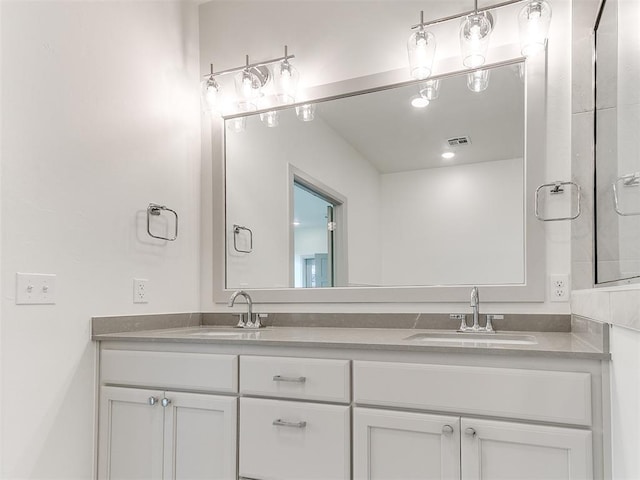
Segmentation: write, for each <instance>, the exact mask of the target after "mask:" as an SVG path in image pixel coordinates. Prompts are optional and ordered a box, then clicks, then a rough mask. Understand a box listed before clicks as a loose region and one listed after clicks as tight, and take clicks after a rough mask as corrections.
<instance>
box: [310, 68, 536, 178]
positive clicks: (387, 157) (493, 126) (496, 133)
mask: <svg viewBox="0 0 640 480" xmlns="http://www.w3.org/2000/svg"><path fill="white" fill-rule="evenodd" d="M466 82H467V75H466V74H461V75H456V76H452V77H448V78H444V79H442V82H441V85H440V95H439V98H438V99H436V100H433V101H432V102H431V103H430V104H429V105H428V106H427V107H426V108H422V109H419V108H415V107H413V106H411V103H410V99H411V97H412V96H414V95H416V94H418V92H419V87H418V85H410V86H405V87H400V88H393V89H389V90H383V91H378V92H373V93H368V94H363V95H356V96H352V97H347V98H342V99H338V100H331V101H328V102H323V103H318V104H317V106H316V108H317V111H316V113H317V115H319V116H320V117H321V118H322V119H323V120H324V121H325V122H326V123H327V124H328V125H329V126H331V128H333V129H334V130H335V131H336V132H337V133H338V134H339V135H340V136H341V137H343V138H344V139H345V141H347V142H348V143H349V144H350V145H351V146H353V147H354V148H355V149H356V150H357V151H358V152H359V153H360V154H361V155H362V156H363V157H365V158H366V159H367V160H369V161H370V162H371V163H372V164H373V165H374V166H375V168H376V169H377V170H378V171H379V172H381V173H394V172H403V171H411V170H419V169H424V168H435V167H443V166H448V165H460V164H468V163H477V162H486V161H494V160H506V159H512V158H521V157H522V156H523V152H524V114H525V111H524V105H525V98H524V81H523V80H522V79H521V78H520V75H519V74H518V67H517V65H507V66H502V67H498V68H493V69H491V75H490V79H489V86H488V88H487V89H486V90H485V91H484V92H480V93H475V92H472V91H471V90H469V89H468V87H467V83H466ZM514 99H518V100H517V101H515V100H514ZM462 136H467V137H469V138H470V140H471V143H470V145H466V146H458V147H453V148H452V147H449V144H448V143H447V139H449V138H453V137H462ZM445 151H451V152H453V153H455V154H456V156H455V157H454V158H453V159H451V160H444V159H443V158H442V156H441V155H442V153H443V152H445Z"/></svg>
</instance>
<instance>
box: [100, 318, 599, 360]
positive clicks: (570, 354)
mask: <svg viewBox="0 0 640 480" xmlns="http://www.w3.org/2000/svg"><path fill="white" fill-rule="evenodd" d="M453 333H454V332H450V331H443V330H421V329H403V328H329V327H267V328H263V329H260V330H250V329H236V328H229V327H215V326H191V327H186V328H164V329H158V330H143V331H134V332H122V333H104V334H96V335H93V337H92V338H93V340H96V341H135V342H158V343H187V344H188V343H199V344H202V343H209V344H218V345H219V344H225V345H234V344H235V345H261V346H267V345H268V346H274V347H315V348H352V349H368V350H396V351H414V352H416V351H421V352H442V353H445V352H446V353H483V354H484V353H487V354H497V355H541V356H552V357H565V358H588V359H596V360H606V359H609V358H610V355H609V353H608V352H607V351H605V350H606V349H603V348H598V347H596V346H594V345H593V344H590V343H588V342H587V341H585V340H583V338H582V336H581V335H579V334H576V333H567V332H507V331H501V332H499V333H497V334H495V335H492V334H484V335H482V336H481V337H479V338H477V339H475V338H472V337H471V336H470V334H466V333H465V334H458V335H457V336H454V338H446V337H447V336H449V337H450V336H451V334H453ZM443 334H444V335H443ZM416 335H427V336H428V337H430V338H427V339H425V338H419V339H415V336H416ZM409 337H414V339H410V338H409ZM443 337H444V338H443Z"/></svg>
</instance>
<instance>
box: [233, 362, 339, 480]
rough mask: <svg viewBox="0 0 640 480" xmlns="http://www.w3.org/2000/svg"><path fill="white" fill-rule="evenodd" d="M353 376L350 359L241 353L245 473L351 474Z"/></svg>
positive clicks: (330, 477) (286, 476)
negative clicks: (246, 354)
mask: <svg viewBox="0 0 640 480" xmlns="http://www.w3.org/2000/svg"><path fill="white" fill-rule="evenodd" d="M350 378H351V377H350V361H349V360H330V359H314V358H290V357H266V356H242V357H240V393H241V395H242V396H243V397H242V398H241V399H240V477H241V478H250V479H257V480H266V479H278V480H300V479H317V480H348V479H349V478H350V477H351V461H350V458H351V425H350V424H351V415H350V403H351V382H350ZM256 397H258V398H256ZM260 397H261V398H260ZM292 400H297V401H292ZM300 400H304V401H300Z"/></svg>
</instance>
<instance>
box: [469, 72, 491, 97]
mask: <svg viewBox="0 0 640 480" xmlns="http://www.w3.org/2000/svg"><path fill="white" fill-rule="evenodd" d="M489 74H490V71H489V70H475V71H473V72H471V73H469V74H467V87H469V90H471V91H472V92H475V93H480V92H484V91H485V90H486V89H487V87H488V86H489Z"/></svg>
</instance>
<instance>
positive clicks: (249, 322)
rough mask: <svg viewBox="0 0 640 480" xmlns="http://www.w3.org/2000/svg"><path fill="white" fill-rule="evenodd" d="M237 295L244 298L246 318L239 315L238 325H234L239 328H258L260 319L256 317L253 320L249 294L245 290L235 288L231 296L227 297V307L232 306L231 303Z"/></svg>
mask: <svg viewBox="0 0 640 480" xmlns="http://www.w3.org/2000/svg"><path fill="white" fill-rule="evenodd" d="M238 297H244V298H245V300H246V301H247V309H248V312H247V319H246V320H245V319H244V318H243V316H242V315H240V320H239V321H238V325H236V327H239V328H260V327H261V325H260V319H259V318H256V320H255V321H254V320H253V312H252V309H253V302H252V301H251V296H250V295H249V294H248V293H247V292H245V291H244V290H236V291H235V292H233V295H231V298H229V303H228V304H227V305H228V306H229V307H233V304H234V303H235V302H236V298H238Z"/></svg>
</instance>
